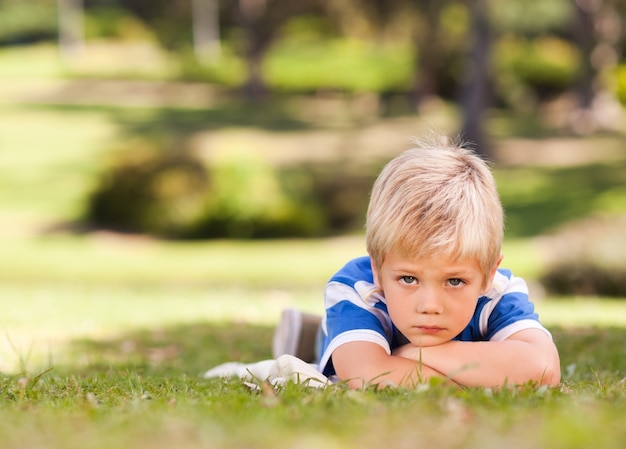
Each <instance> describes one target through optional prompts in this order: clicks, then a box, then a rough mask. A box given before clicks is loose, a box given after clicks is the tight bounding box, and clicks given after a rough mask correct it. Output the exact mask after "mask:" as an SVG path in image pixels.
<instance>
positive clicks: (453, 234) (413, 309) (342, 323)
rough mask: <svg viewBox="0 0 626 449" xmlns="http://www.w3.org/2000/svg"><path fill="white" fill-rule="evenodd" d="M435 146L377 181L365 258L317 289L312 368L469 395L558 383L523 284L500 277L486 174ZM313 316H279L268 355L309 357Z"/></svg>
mask: <svg viewBox="0 0 626 449" xmlns="http://www.w3.org/2000/svg"><path fill="white" fill-rule="evenodd" d="M442 142H443V141H442ZM442 142H438V141H437V142H431V143H428V142H421V143H418V144H417V145H416V147H415V148H413V149H410V150H408V151H405V152H404V153H402V154H401V155H400V156H398V157H396V158H395V159H393V160H392V161H391V162H389V164H387V166H386V167H385V168H384V169H383V171H382V172H381V174H380V176H379V177H378V179H377V180H376V182H375V184H374V186H373V189H372V194H371V198H370V204H369V207H368V211H367V220H366V246H367V252H368V254H369V255H368V256H367V257H361V258H358V259H355V260H352V261H350V262H348V264H347V265H346V266H344V267H343V268H342V269H341V270H340V271H339V272H338V273H337V274H335V275H334V276H333V277H332V278H331V280H330V281H329V283H328V285H327V287H326V292H325V306H326V314H325V316H324V318H323V320H322V323H321V354H320V355H319V360H318V362H319V370H320V372H321V373H323V374H324V375H326V376H328V377H330V378H331V379H332V378H333V377H336V378H338V379H340V380H343V381H346V382H347V383H348V384H349V385H350V387H353V388H361V387H363V386H365V385H370V384H381V385H404V386H414V385H416V384H417V383H419V382H422V381H424V380H425V379H428V378H430V377H433V376H438V377H445V378H447V379H449V380H450V381H452V382H455V383H457V384H460V385H466V386H487V387H499V386H505V385H508V384H522V383H526V382H529V381H532V382H536V383H538V384H545V385H557V384H558V383H559V380H560V366H559V356H558V352H557V349H556V347H555V345H554V343H553V341H552V338H551V336H550V333H549V332H548V331H547V330H546V329H545V328H544V327H543V326H542V325H541V324H540V323H539V321H538V317H537V315H536V314H535V312H534V306H533V304H532V303H531V302H530V301H529V300H528V291H527V287H526V285H525V283H524V281H523V280H521V279H520V278H517V277H514V276H513V275H512V274H511V272H510V271H508V270H501V269H498V267H499V265H500V262H501V261H502V255H501V253H500V250H501V244H502V238H503V210H502V205H501V203H500V200H499V196H498V193H497V191H496V185H495V181H494V179H493V176H492V174H491V172H490V170H489V168H488V167H487V165H486V163H485V162H484V161H483V160H482V159H480V158H479V157H478V156H477V155H475V154H474V153H473V152H471V151H470V150H467V149H465V148H463V147H462V146H461V145H456V144H455V145H449V144H447V143H446V142H443V143H442ZM310 318H311V317H310V316H304V320H303V315H301V314H299V313H298V312H296V311H288V312H286V313H284V314H283V320H282V322H281V323H280V325H279V327H278V329H277V333H276V335H275V339H274V353H275V354H274V355H275V356H276V357H277V356H279V355H280V354H281V353H285V352H286V353H291V354H293V355H301V354H302V350H303V349H307V348H306V347H307V346H309V349H310V348H311V347H312V343H309V344H308V345H307V344H306V343H305V344H303V341H302V340H303V339H308V340H309V342H310V341H311V340H312V339H311V338H310V337H311V331H310V330H311V329H314V328H315V320H314V319H313V321H311V320H310ZM310 322H311V323H312V325H309V326H307V325H306V323H310ZM307 330H308V338H307V335H306V334H307V332H305V331H307Z"/></svg>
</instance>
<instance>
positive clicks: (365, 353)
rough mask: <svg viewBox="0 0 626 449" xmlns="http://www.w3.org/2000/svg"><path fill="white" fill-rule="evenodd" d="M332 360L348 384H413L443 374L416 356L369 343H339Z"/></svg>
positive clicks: (411, 386) (353, 385)
mask: <svg viewBox="0 0 626 449" xmlns="http://www.w3.org/2000/svg"><path fill="white" fill-rule="evenodd" d="M364 348H367V349H364ZM333 363H334V366H335V370H336V372H337V376H338V377H339V378H340V379H341V380H343V381H345V382H346V383H347V384H348V385H349V386H350V387H351V388H363V387H366V386H368V385H380V386H404V387H408V388H413V387H415V386H416V385H418V384H420V383H424V382H425V381H427V380H428V379H430V378H431V377H441V378H445V377H446V376H444V375H443V374H442V373H441V372H439V371H437V370H435V369H433V368H431V367H429V366H426V365H424V364H423V363H421V362H420V361H419V360H417V361H416V360H411V359H409V358H405V357H398V356H394V355H389V354H387V353H386V352H385V351H384V350H383V349H382V348H380V347H377V345H372V343H361V342H353V343H349V344H346V345H343V346H340V347H339V348H337V349H336V350H335V352H334V353H333Z"/></svg>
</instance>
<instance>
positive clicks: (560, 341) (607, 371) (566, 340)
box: [550, 327, 626, 382]
mask: <svg viewBox="0 0 626 449" xmlns="http://www.w3.org/2000/svg"><path fill="white" fill-rule="evenodd" d="M550 331H551V332H552V335H553V338H554V341H555V343H556V345H557V347H558V349H559V354H560V356H561V369H562V379H563V380H565V381H567V380H571V381H598V382H601V381H602V380H603V379H606V380H611V379H613V380H617V381H621V382H623V381H624V379H626V357H624V341H626V328H622V327H577V328H562V327H556V328H551V329H550Z"/></svg>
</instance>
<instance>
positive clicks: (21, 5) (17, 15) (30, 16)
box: [0, 1, 57, 45]
mask: <svg viewBox="0 0 626 449" xmlns="http://www.w3.org/2000/svg"><path fill="white" fill-rule="evenodd" d="M56 36H57V10H56V3H55V2H41V1H39V2H33V1H28V2H0V45H1V44H19V43H30V42H36V41H40V40H54V39H56Z"/></svg>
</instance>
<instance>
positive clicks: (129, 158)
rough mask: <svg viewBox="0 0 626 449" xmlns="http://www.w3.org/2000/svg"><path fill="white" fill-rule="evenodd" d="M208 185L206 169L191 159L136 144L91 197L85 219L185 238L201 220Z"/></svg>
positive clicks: (120, 157)
mask: <svg viewBox="0 0 626 449" xmlns="http://www.w3.org/2000/svg"><path fill="white" fill-rule="evenodd" d="M208 187H209V179H208V176H207V173H206V171H205V169H204V167H203V166H202V164H201V163H199V162H198V161H196V160H195V159H193V158H192V157H190V156H188V155H186V154H184V153H182V154H181V153H174V152H173V153H169V154H159V153H158V152H157V151H156V150H154V148H153V147H151V146H150V145H149V144H146V143H145V142H134V143H132V144H130V145H128V146H127V147H126V148H125V150H124V151H120V152H117V157H116V159H115V160H114V161H113V163H112V164H111V165H110V167H108V168H107V169H106V170H105V172H104V174H103V176H102V177H101V179H100V182H99V184H98V186H97V188H96V190H95V191H94V192H93V194H92V195H91V197H90V199H89V203H88V208H87V219H88V220H89V221H90V222H92V223H94V224H95V225H97V226H104V227H108V228H112V229H117V230H122V231H130V232H139V233H147V234H156V235H162V236H168V237H174V236H180V235H184V234H186V233H187V232H188V229H189V227H190V224H193V223H195V222H196V221H197V220H198V219H199V218H200V217H201V214H202V212H203V210H204V204H205V201H206V195H205V192H206V191H207V189H208Z"/></svg>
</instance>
